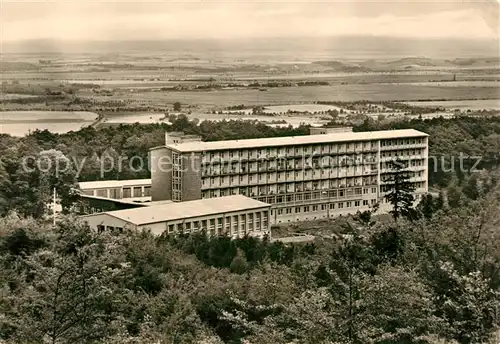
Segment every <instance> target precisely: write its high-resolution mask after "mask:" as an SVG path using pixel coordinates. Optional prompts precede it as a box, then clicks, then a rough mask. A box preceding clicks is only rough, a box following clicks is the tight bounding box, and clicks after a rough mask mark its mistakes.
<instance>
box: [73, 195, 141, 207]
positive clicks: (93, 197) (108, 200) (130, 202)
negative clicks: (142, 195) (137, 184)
mask: <svg viewBox="0 0 500 344" xmlns="http://www.w3.org/2000/svg"><path fill="white" fill-rule="evenodd" d="M79 197H80V198H85V199H93V200H98V201H107V202H111V203H118V204H127V205H135V206H137V207H147V206H148V204H145V203H143V202H134V201H127V200H124V199H115V198H108V197H100V196H91V195H86V194H80V195H79Z"/></svg>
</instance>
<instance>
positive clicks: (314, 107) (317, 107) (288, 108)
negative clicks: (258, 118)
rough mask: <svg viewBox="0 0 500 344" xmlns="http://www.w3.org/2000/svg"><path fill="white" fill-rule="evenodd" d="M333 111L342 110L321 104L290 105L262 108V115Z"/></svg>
mask: <svg viewBox="0 0 500 344" xmlns="http://www.w3.org/2000/svg"><path fill="white" fill-rule="evenodd" d="M333 110H337V111H340V110H344V109H342V108H340V107H338V106H333V105H322V104H291V105H275V106H267V107H266V108H264V113H270V114H276V113H286V112H309V113H315V112H326V111H333Z"/></svg>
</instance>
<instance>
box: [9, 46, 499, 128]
mask: <svg viewBox="0 0 500 344" xmlns="http://www.w3.org/2000/svg"><path fill="white" fill-rule="evenodd" d="M295 43H296V42H290V44H291V46H294V45H293V44H295ZM306 43H307V42H306ZM109 44H111V45H113V44H112V43H109ZM160 46H161V45H159V46H158V47H160ZM141 47H142V45H141ZM101 48H103V47H101ZM106 48H107V47H106ZM212 48H213V47H210V49H208V50H204V48H203V47H199V46H198V45H196V46H195V47H192V49H191V50H182V49H181V50H175V49H174V50H172V48H171V47H170V48H169V49H165V48H161V49H159V50H148V49H142V48H141V49H136V50H134V51H130V50H129V51H127V50H123V49H119V50H116V51H113V52H112V53H106V54H103V53H98V52H96V51H94V50H93V49H88V50H87V51H92V53H88V52H85V53H82V52H79V53H54V54H40V53H28V54H23V53H16V54H4V55H3V56H2V58H3V61H2V64H1V66H0V70H1V72H2V90H1V91H2V98H1V102H2V109H3V110H45V109H46V110H68V111H72V112H71V114H69V112H68V113H67V115H66V116H68V117H64V118H63V117H61V120H56V119H54V118H44V117H40V116H39V114H40V113H35V112H33V113H30V114H28V115H27V117H29V118H32V120H30V121H32V122H34V123H35V125H36V126H40V128H43V127H42V124H43V123H42V122H47V123H52V124H54V123H55V122H64V121H66V122H68V123H70V124H71V129H68V130H74V126H75V125H76V124H75V123H77V122H78V121H82V123H83V122H85V121H86V120H83V119H81V118H80V117H79V115H78V113H77V112H74V111H81V110H86V111H90V112H98V113H106V114H107V115H106V118H104V120H103V121H102V123H103V124H105V123H109V124H117V123H136V122H139V123H157V122H160V121H161V119H162V118H163V117H164V114H165V113H168V112H171V111H172V110H173V104H174V103H176V102H179V103H181V107H182V110H181V112H184V113H185V114H187V115H188V116H189V117H190V118H199V119H200V120H201V121H203V120H223V119H249V120H260V121H263V122H266V123H268V124H270V125H280V124H283V123H287V124H291V125H293V126H298V125H300V124H301V123H307V124H322V123H325V121H327V120H329V118H328V114H324V112H327V111H328V110H337V111H339V112H340V111H341V110H343V113H344V114H346V113H347V114H349V113H352V112H354V113H355V114H356V115H361V116H371V117H374V118H377V117H378V116H379V115H384V116H386V117H388V116H390V117H392V118H398V117H400V116H402V115H403V114H404V113H405V112H407V111H406V109H395V110H394V109H390V108H386V109H382V108H375V106H372V107H366V106H365V105H362V106H361V105H360V106H354V107H353V106H351V107H349V106H347V105H346V106H345V108H344V109H341V107H342V106H343V105H339V104H336V105H338V106H334V105H320V104H317V102H344V103H349V102H358V101H368V102H373V103H376V102H382V101H384V102H391V101H397V102H406V103H407V104H410V105H411V104H414V105H415V106H420V107H422V106H435V107H439V106H443V107H445V108H446V109H455V108H460V109H465V110H467V109H469V108H470V109H478V110H480V109H483V108H486V109H498V108H499V106H498V101H496V99H500V87H499V85H500V59H498V58H497V57H473V58H465V59H464V58H457V57H453V58H446V59H445V58H426V57H401V56H397V57H396V56H394V57H387V56H384V57H383V58H382V55H380V53H382V51H378V52H376V51H375V50H359V51H356V52H355V53H356V54H355V55H356V56H357V57H356V58H352V57H350V55H349V54H345V56H342V58H337V59H335V58H333V56H334V55H335V54H339V52H336V53H335V54H334V52H333V51H329V50H325V51H321V52H318V51H315V52H310V51H308V50H304V49H298V48H297V47H295V48H294V49H293V51H292V50H283V51H277V50H275V49H274V46H273V45H265V46H264V48H263V47H257V48H256V49H255V50H252V49H251V48H250V46H245V49H240V48H241V47H240V48H238V49H236V48H235V49H233V50H231V49H229V50H228V49H225V50H224V49H223V50H221V51H219V50H211V49H212ZM379 50H380V49H379ZM179 51H182V53H179ZM383 53H384V54H385V53H386V52H385V51H384V52H383ZM342 54H343V53H342ZM363 54H364V55H363ZM470 99H484V100H477V101H471V102H472V103H467V102H469V100H470ZM442 100H448V101H451V104H450V103H449V102H448V103H440V101H442ZM415 101H419V102H416V103H413V102H415ZM421 101H427V104H428V105H424V104H425V103H424V102H421ZM435 101H439V102H437V103H436V102H435ZM464 101H465V102H464ZM461 102H464V103H463V105H460V104H462V103H461ZM495 104H496V105H495ZM230 107H235V108H236V109H230ZM253 108H257V109H262V110H261V111H262V113H261V114H260V115H256V114H254V112H255V110H254V109H253ZM240 109H241V110H240ZM347 109H349V110H347ZM176 112H177V111H176ZM287 112H295V113H293V114H291V113H288V114H287ZM448 113H451V111H448ZM440 115H444V116H446V115H447V113H444V114H443V113H441V112H437V113H436V114H428V116H440ZM321 116H323V118H322V117H321ZM19 118H20V117H18V118H17V123H14V122H12V120H8V119H4V121H3V123H4V129H3V132H7V131H6V128H7V125H14V124H15V125H25V124H26V123H19V121H20V119H19ZM92 120H93V119H90V120H89V121H92ZM0 123H1V122H0ZM14 129H15V130H14V131H15V132H16V133H18V132H21V131H23V130H20V129H19V128H18V127H16V128H14ZM32 129H33V128H32V127H29V130H32ZM55 130H57V131H60V130H62V129H61V128H56V129H55ZM25 132H26V131H25Z"/></svg>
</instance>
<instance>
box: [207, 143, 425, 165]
mask: <svg viewBox="0 0 500 344" xmlns="http://www.w3.org/2000/svg"><path fill="white" fill-rule="evenodd" d="M424 143H425V139H424V138H402V139H391V140H381V146H383V147H386V146H387V147H391V146H404V145H415V144H424ZM376 149H378V140H374V141H362V142H360V141H356V142H348V143H318V144H310V145H298V146H295V145H291V146H287V147H282V148H268V147H265V148H251V149H241V150H238V149H234V150H233V149H226V150H223V151H210V152H202V157H204V158H209V159H210V160H212V159H216V158H219V157H222V158H226V159H227V158H235V157H238V158H241V157H251V158H256V157H269V156H271V157H274V156H284V155H292V154H296V155H302V154H310V153H312V154H322V153H328V152H332V153H338V152H341V153H343V152H348V151H349V152H352V151H357V152H359V151H373V150H376Z"/></svg>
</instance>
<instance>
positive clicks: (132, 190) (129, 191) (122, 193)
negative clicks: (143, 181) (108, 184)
mask: <svg viewBox="0 0 500 344" xmlns="http://www.w3.org/2000/svg"><path fill="white" fill-rule="evenodd" d="M83 193H84V194H86V195H89V196H97V197H105V198H112V199H122V198H132V197H150V196H151V186H135V187H124V188H108V189H91V190H84V191H83Z"/></svg>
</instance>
